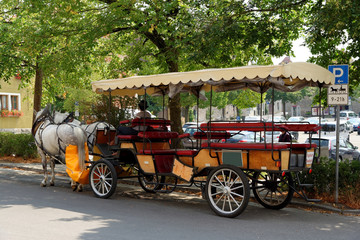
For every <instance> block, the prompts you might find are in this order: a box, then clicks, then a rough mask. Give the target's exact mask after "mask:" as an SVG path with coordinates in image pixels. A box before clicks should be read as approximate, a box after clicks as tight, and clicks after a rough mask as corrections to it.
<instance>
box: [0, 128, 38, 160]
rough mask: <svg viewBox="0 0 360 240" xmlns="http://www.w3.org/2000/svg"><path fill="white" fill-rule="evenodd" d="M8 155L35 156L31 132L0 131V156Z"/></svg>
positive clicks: (35, 150)
mask: <svg viewBox="0 0 360 240" xmlns="http://www.w3.org/2000/svg"><path fill="white" fill-rule="evenodd" d="M10 155H15V156H18V157H23V158H25V159H27V158H36V157H37V156H38V154H37V148H36V145H35V140H34V137H33V136H32V135H31V134H14V133H7V132H0V156H10Z"/></svg>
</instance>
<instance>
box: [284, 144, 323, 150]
mask: <svg viewBox="0 0 360 240" xmlns="http://www.w3.org/2000/svg"><path fill="white" fill-rule="evenodd" d="M286 145H287V146H288V148H292V149H299V148H317V145H316V144H315V143H312V144H311V145H310V143H292V144H290V143H286Z"/></svg>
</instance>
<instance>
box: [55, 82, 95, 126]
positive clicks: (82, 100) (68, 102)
mask: <svg viewBox="0 0 360 240" xmlns="http://www.w3.org/2000/svg"><path fill="white" fill-rule="evenodd" d="M99 99H100V96H99V95H97V94H96V93H94V92H93V91H90V90H87V89H76V88H68V89H67V94H66V98H65V99H64V101H63V109H62V110H65V111H67V112H75V111H79V114H80V119H83V120H84V121H86V120H87V119H88V118H90V116H91V115H92V111H91V110H92V106H93V105H94V104H96V103H97V101H99ZM76 104H77V105H76Z"/></svg>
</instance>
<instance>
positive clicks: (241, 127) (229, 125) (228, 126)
mask: <svg viewBox="0 0 360 240" xmlns="http://www.w3.org/2000/svg"><path fill="white" fill-rule="evenodd" d="M200 129H201V130H203V131H231V130H234V131H245V130H246V131H253V132H262V131H271V130H274V131H281V130H282V129H286V130H287V128H286V126H276V125H274V124H273V123H271V122H211V124H210V123H202V124H201V125H200Z"/></svg>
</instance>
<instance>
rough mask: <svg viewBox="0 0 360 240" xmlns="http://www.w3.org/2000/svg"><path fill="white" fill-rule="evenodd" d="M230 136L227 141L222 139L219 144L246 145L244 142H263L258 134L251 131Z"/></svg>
mask: <svg viewBox="0 0 360 240" xmlns="http://www.w3.org/2000/svg"><path fill="white" fill-rule="evenodd" d="M230 134H231V135H232V136H231V137H230V138H229V139H222V140H221V142H226V143H246V142H263V141H264V139H263V138H262V137H261V136H260V133H259V132H257V133H256V138H255V132H251V131H241V132H230Z"/></svg>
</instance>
